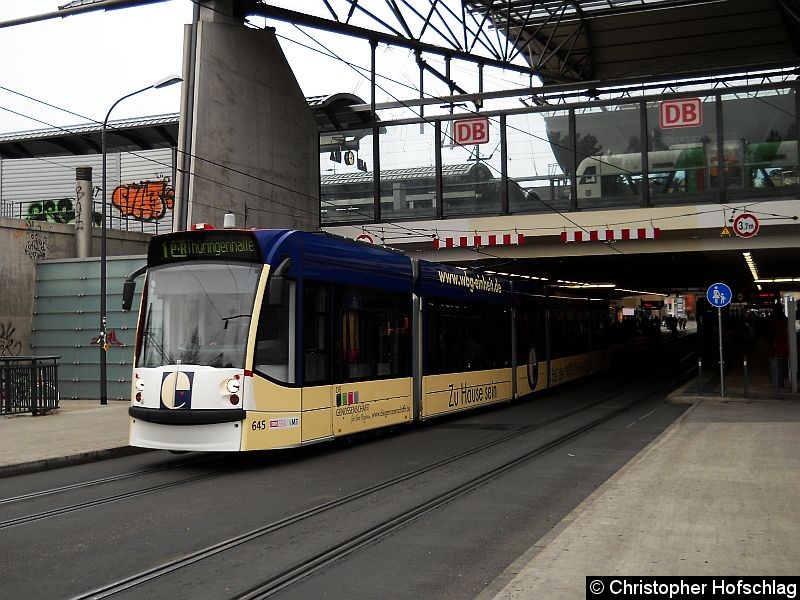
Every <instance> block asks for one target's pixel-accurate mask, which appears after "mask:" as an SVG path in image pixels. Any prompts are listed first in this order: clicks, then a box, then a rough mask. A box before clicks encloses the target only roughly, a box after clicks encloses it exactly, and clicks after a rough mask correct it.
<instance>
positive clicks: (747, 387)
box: [743, 358, 750, 398]
mask: <svg viewBox="0 0 800 600" xmlns="http://www.w3.org/2000/svg"><path fill="white" fill-rule="evenodd" d="M743 367H744V397H745V398H747V397H748V396H749V395H750V380H749V379H748V377H747V358H745V359H744V364H743Z"/></svg>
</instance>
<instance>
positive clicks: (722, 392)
mask: <svg viewBox="0 0 800 600" xmlns="http://www.w3.org/2000/svg"><path fill="white" fill-rule="evenodd" d="M717 324H718V326H719V395H720V396H721V397H722V398H724V397H725V374H724V369H723V367H724V365H725V361H724V360H723V359H722V308H717Z"/></svg>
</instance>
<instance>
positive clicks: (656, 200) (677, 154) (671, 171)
mask: <svg viewBox="0 0 800 600" xmlns="http://www.w3.org/2000/svg"><path fill="white" fill-rule="evenodd" d="M681 115H683V117H682V116H681ZM678 119H684V120H689V119H694V121H692V122H695V123H696V124H694V125H692V126H691V127H674V126H672V122H673V121H675V120H678ZM718 139H719V137H718V135H717V102H716V97H715V96H707V97H691V98H686V99H679V100H678V101H675V102H671V103H667V104H665V103H664V102H658V101H653V102H648V103H647V165H648V181H649V184H650V186H649V193H650V203H651V204H652V205H675V204H683V203H691V204H696V203H698V202H714V201H715V200H717V199H718V198H719V189H720V185H721V181H720V178H719V164H718V156H719V150H718V145H717V140H718Z"/></svg>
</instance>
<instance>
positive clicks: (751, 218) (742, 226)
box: [733, 213, 758, 238]
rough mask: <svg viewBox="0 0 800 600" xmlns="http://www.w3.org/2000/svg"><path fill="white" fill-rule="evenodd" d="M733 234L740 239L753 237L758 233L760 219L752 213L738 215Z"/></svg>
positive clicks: (734, 222) (734, 221)
mask: <svg viewBox="0 0 800 600" xmlns="http://www.w3.org/2000/svg"><path fill="white" fill-rule="evenodd" d="M733 232H734V233H735V234H736V235H738V236H739V237H743V238H750V237H753V236H754V235H756V234H757V233H758V219H757V218H756V216H755V215H751V214H750V213H742V214H740V215H737V216H736V218H735V219H734V220H733Z"/></svg>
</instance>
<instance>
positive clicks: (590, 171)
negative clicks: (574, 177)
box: [580, 165, 597, 184]
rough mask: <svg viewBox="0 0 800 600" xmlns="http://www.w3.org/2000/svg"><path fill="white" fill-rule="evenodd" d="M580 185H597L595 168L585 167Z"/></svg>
mask: <svg viewBox="0 0 800 600" xmlns="http://www.w3.org/2000/svg"><path fill="white" fill-rule="evenodd" d="M580 183H583V184H586V183H597V167H596V166H594V165H593V166H591V167H586V170H585V171H584V172H583V176H582V177H581V181H580Z"/></svg>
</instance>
